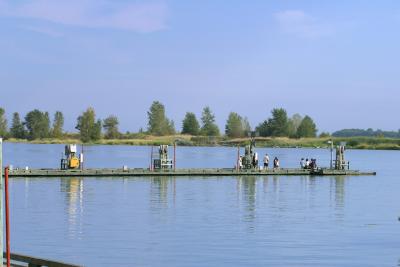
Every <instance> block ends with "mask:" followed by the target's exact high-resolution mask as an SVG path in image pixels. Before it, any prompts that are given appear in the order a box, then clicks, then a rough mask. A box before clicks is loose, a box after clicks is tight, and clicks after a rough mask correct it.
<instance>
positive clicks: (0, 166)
mask: <svg viewBox="0 0 400 267" xmlns="http://www.w3.org/2000/svg"><path fill="white" fill-rule="evenodd" d="M0 233H1V234H0V252H1V253H0V262H1V264H3V236H4V234H3V233H4V230H3V139H2V138H1V137H0Z"/></svg>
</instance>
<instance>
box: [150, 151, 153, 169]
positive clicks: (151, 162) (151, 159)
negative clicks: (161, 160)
mask: <svg viewBox="0 0 400 267" xmlns="http://www.w3.org/2000/svg"><path fill="white" fill-rule="evenodd" d="M150 171H153V146H151V151H150Z"/></svg>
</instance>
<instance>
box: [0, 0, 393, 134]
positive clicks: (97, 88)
mask: <svg viewBox="0 0 400 267" xmlns="http://www.w3.org/2000/svg"><path fill="white" fill-rule="evenodd" d="M0 25H1V26H0V35H1V37H0V51H1V52H0V81H1V84H0V92H1V96H0V106H3V107H4V108H5V109H6V110H7V113H8V116H9V119H10V117H11V113H12V112H14V111H18V112H20V113H21V114H23V115H25V113H26V112H27V111H29V110H32V109H34V108H38V109H41V110H46V111H49V112H51V113H53V112H54V111H56V110H61V111H62V112H63V113H64V115H65V117H66V125H65V126H66V128H67V129H68V130H72V129H74V126H75V123H76V117H77V116H78V115H79V114H80V113H81V112H82V111H83V110H85V109H86V108H87V107H88V106H93V107H94V108H95V109H96V111H97V114H98V116H100V117H102V118H104V117H106V116H107V115H109V114H115V115H117V116H118V117H119V118H120V124H121V129H122V130H123V131H126V130H131V131H137V130H138V129H139V128H140V127H144V128H145V127H146V124H147V115H146V111H147V110H148V108H149V106H150V104H151V102H152V101H153V100H159V101H161V102H162V103H164V104H165V106H166V109H167V115H168V117H169V118H171V119H173V120H174V121H175V125H176V126H177V128H178V129H180V127H181V120H182V118H183V117H184V114H185V112H187V111H192V112H195V113H196V114H197V115H200V113H201V110H202V108H203V107H204V106H205V105H209V106H210V107H211V109H212V110H213V111H214V112H215V114H216V117H217V122H218V124H219V126H220V127H221V128H222V127H223V126H224V123H225V121H226V118H227V116H228V113H229V112H230V111H236V112H238V113H239V114H241V115H242V116H247V117H248V118H249V120H250V122H251V124H252V126H253V127H254V126H255V125H256V124H257V123H259V122H260V121H262V120H264V119H266V118H267V117H268V116H269V115H270V110H271V109H272V108H274V107H284V108H285V109H287V111H288V113H289V114H290V115H292V114H293V113H296V112H298V113H300V114H302V115H304V114H308V115H310V116H311V117H312V118H314V119H315V121H316V123H317V125H318V128H319V129H320V130H322V131H334V130H337V129H341V128H350V127H353V128H368V127H373V128H382V129H387V130H397V129H398V128H400V125H398V124H397V119H395V118H396V117H395V116H397V114H400V105H399V100H400V91H399V81H400V75H399V72H400V50H399V49H400V34H399V33H400V32H399V29H400V2H399V1H361V0H360V1H300V0H293V1H284V0H280V1H264V0H253V1H244V0H243V1H235V0H233V1H215V0H202V1H184V0H180V1H172V0H171V1H168V0H165V1H162V0H161V1H128V0H120V1H111V0H109V1H107V0H59V1H56V0H36V1H33V0H32V1H22V0H18V1H14V0H13V1H11V0H9V1H6V0H0ZM222 129H223V128H222Z"/></svg>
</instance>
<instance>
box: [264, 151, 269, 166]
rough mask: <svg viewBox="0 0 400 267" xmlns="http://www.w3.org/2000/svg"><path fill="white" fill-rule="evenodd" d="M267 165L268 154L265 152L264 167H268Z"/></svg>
mask: <svg viewBox="0 0 400 267" xmlns="http://www.w3.org/2000/svg"><path fill="white" fill-rule="evenodd" d="M268 165H269V156H268V154H265V156H264V168H265V169H268Z"/></svg>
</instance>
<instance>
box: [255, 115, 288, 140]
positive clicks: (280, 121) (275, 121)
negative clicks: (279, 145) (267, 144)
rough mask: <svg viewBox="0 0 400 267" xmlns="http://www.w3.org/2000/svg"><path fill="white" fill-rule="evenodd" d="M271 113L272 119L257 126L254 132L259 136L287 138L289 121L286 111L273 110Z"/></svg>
mask: <svg viewBox="0 0 400 267" xmlns="http://www.w3.org/2000/svg"><path fill="white" fill-rule="evenodd" d="M271 113H272V118H269V119H267V120H265V121H264V122H263V123H261V124H260V125H258V126H257V128H256V131H257V132H258V133H259V134H260V136H274V137H282V136H289V120H288V116H287V113H286V110H284V109H283V108H275V109H273V110H272V111H271Z"/></svg>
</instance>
